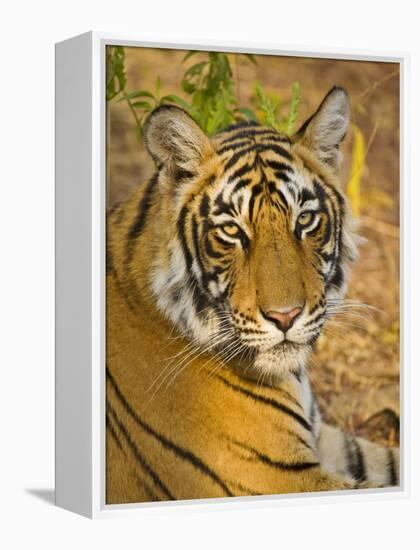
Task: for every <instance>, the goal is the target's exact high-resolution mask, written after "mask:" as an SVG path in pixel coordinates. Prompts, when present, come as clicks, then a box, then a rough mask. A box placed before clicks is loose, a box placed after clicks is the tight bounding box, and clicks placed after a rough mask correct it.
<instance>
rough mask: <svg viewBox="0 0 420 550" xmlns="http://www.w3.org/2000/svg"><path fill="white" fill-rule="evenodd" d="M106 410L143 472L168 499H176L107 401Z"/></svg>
mask: <svg viewBox="0 0 420 550" xmlns="http://www.w3.org/2000/svg"><path fill="white" fill-rule="evenodd" d="M107 410H108V411H109V412H110V413H111V416H112V419H113V420H114V422H115V423H116V424H117V426H118V428H119V429H120V431H121V432H122V434H123V435H124V437H125V439H126V441H127V444H128V446H129V447H130V449H131V450H132V452H133V454H134V456H135V457H136V459H137V460H138V462H139V463H140V464H141V466H142V467H143V469H144V470H145V472H147V473H148V474H149V476H150V477H151V478H152V480H153V482H154V483H155V484H156V486H157V487H159V489H161V491H162V492H163V493H165V495H166V496H167V497H168V499H169V500H176V498H175V497H174V496H173V495H172V493H171V492H170V491H169V489H168V488H167V487H166V486H165V485H164V483H163V482H162V481H161V479H160V478H159V476H158V475H157V473H156V472H155V471H154V470H153V468H152V467H151V466H150V465H149V464H148V462H147V461H146V459H145V458H144V456H143V455H142V454H141V452H140V451H139V449H138V447H137V445H136V444H135V443H134V441H133V440H132V439H131V436H130V434H129V433H128V430H127V428H126V427H125V426H124V424H123V423H122V422H121V420H120V419H119V418H118V416H117V414H116V413H115V411H114V410H113V408H112V407H111V405H110V404H109V403H107Z"/></svg>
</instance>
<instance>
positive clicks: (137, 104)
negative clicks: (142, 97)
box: [131, 101, 152, 111]
mask: <svg viewBox="0 0 420 550" xmlns="http://www.w3.org/2000/svg"><path fill="white" fill-rule="evenodd" d="M131 105H132V107H136V109H139V108H141V109H146V110H147V111H151V110H152V106H151V105H150V103H147V101H136V102H134V103H132V104H131Z"/></svg>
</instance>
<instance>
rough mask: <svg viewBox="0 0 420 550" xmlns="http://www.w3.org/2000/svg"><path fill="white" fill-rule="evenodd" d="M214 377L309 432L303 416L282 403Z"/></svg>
mask: <svg viewBox="0 0 420 550" xmlns="http://www.w3.org/2000/svg"><path fill="white" fill-rule="evenodd" d="M215 377H216V378H218V379H219V380H220V381H221V382H223V383H224V384H225V385H226V386H228V387H229V388H231V389H232V390H234V391H237V392H240V393H242V394H244V395H246V396H247V397H250V398H252V399H254V400H255V401H260V402H261V403H264V404H265V405H269V406H270V407H273V408H275V409H277V410H279V411H281V412H283V413H285V414H287V415H289V416H291V417H292V418H294V419H295V420H296V421H297V422H299V424H300V425H301V426H303V427H304V428H305V429H306V430H308V432H310V431H311V426H310V424H309V422H307V420H306V419H305V418H303V416H301V415H300V414H298V413H297V412H295V411H294V410H292V409H290V408H289V407H287V406H286V405H283V403H279V402H278V401H276V400H275V399H272V398H271V397H265V396H263V395H258V394H256V393H253V392H251V391H250V390H247V389H246V388H242V387H241V386H237V385H235V384H232V383H231V382H229V381H228V380H226V379H225V378H223V376H221V375H220V374H216V375H215Z"/></svg>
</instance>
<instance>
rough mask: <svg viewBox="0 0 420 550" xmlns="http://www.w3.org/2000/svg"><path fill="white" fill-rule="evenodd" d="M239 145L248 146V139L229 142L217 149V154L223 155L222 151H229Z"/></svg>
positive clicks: (237, 147)
mask: <svg viewBox="0 0 420 550" xmlns="http://www.w3.org/2000/svg"><path fill="white" fill-rule="evenodd" d="M241 147H249V141H244V140H241V141H234V142H232V143H229V144H228V145H225V146H224V147H221V148H220V149H217V154H218V155H223V154H224V153H227V152H229V151H236V149H240V148H241Z"/></svg>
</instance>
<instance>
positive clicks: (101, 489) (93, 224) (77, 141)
mask: <svg viewBox="0 0 420 550" xmlns="http://www.w3.org/2000/svg"><path fill="white" fill-rule="evenodd" d="M107 45H120V46H138V47H144V48H147V47H152V48H156V47H158V48H169V49H195V50H213V51H226V52H233V51H235V52H247V53H255V54H271V55H282V56H297V57H306V56H310V57H319V58H322V57H323V58H331V59H351V60H370V61H381V62H392V63H399V64H400V68H401V76H400V90H401V100H400V101H401V103H400V105H401V108H400V109H401V111H400V114H401V142H400V143H401V145H400V154H401V173H400V176H401V177H400V182H401V183H400V185H401V207H400V208H401V226H402V231H401V235H402V237H401V271H402V275H401V279H402V281H403V283H404V284H403V285H402V291H401V308H402V309H401V325H402V338H401V363H402V364H401V395H400V402H401V422H402V429H401V453H402V454H401V485H400V487H396V488H391V489H390V488H386V489H366V490H361V491H360V490H359V491H357V492H356V491H345V492H342V493H340V494H337V493H335V494H333V495H332V494H331V493H318V494H305V495H280V496H262V497H252V498H251V497H235V498H229V499H214V500H210V499H208V500H197V501H188V502H186V501H179V502H166V503H147V504H121V505H107V504H105V299H106V296H105V211H106V207H105V205H106V192H105V111H106V109H105V48H106V46H107ZM408 66H409V57H408V55H407V54H404V53H403V54H396V55H388V54H386V55H382V54H378V53H375V52H364V51H363V52H359V51H358V52H348V51H337V50H334V51H331V50H328V49H317V50H316V51H308V50H307V49H305V50H304V49H300V48H296V47H291V48H288V47H286V46H279V45H271V44H269V45H267V44H266V45H258V46H257V45H255V44H251V43H248V44H244V43H228V42H224V43H223V44H222V43H220V42H218V43H217V44H216V43H210V42H208V43H206V44H205V45H203V44H196V43H195V44H192V43H189V44H183V43H170V44H166V43H161V42H142V41H141V40H137V39H133V38H124V37H119V36H113V35H110V34H104V33H96V32H89V33H86V34H82V35H80V36H77V37H75V38H71V39H69V40H65V41H63V42H60V43H58V44H57V45H56V504H57V505H58V506H60V507H62V508H66V509H68V510H71V511H73V512H76V513H78V514H81V515H84V516H87V517H90V518H103V517H111V516H116V515H121V514H122V515H127V514H139V513H141V514H145V513H156V512H157V511H158V510H160V509H162V507H164V508H165V509H168V508H173V507H175V508H176V509H177V510H180V509H189V508H191V507H195V508H203V507H204V508H208V507H210V506H215V505H217V506H225V507H239V506H250V505H252V506H272V505H275V506H278V505H279V504H280V503H281V504H293V505H296V504H299V502H300V500H301V499H302V498H304V499H305V501H306V502H308V501H309V502H314V503H317V502H321V501H323V500H324V499H325V498H327V499H329V502H334V501H336V502H338V501H339V500H340V499H342V498H349V499H354V500H358V501H361V500H375V499H384V498H387V499H390V498H402V497H407V496H408V494H409V477H410V476H409V454H410V453H409V418H408V406H409V382H408V381H409V378H410V373H409V370H410V358H409V356H408V345H407V344H408V339H409V327H408V322H407V321H408V318H409V311H408V308H409V303H408V299H407V298H408V296H409V292H410V289H409V282H408V278H407V277H406V274H407V273H408V272H409V258H408V255H407V249H408V248H407V246H408V245H407V238H406V237H407V231H408V227H409V222H410V220H409V208H408V205H409V201H410V191H409V189H410V186H409V175H408V170H407V167H408V147H407V142H408V141H407V110H406V105H407V97H408V87H407V82H408V77H407V71H408Z"/></svg>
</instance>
